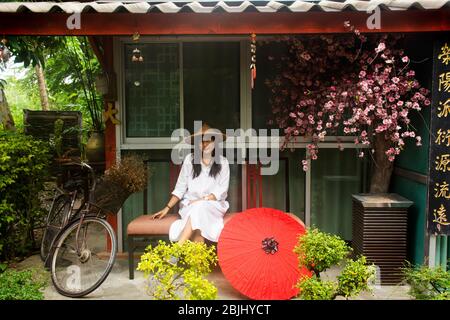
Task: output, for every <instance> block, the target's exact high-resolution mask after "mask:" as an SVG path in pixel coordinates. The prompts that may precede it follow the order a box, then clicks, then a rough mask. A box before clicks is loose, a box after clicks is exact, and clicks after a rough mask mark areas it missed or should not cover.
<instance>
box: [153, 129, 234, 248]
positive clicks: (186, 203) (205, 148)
mask: <svg viewBox="0 0 450 320" xmlns="http://www.w3.org/2000/svg"><path fill="white" fill-rule="evenodd" d="M208 130H209V131H208ZM212 130H213V129H211V128H210V127H209V126H208V125H207V124H204V125H203V126H202V129H201V131H200V132H197V133H196V134H194V135H192V136H190V137H189V138H188V142H190V143H191V144H193V145H194V153H193V154H192V153H191V154H189V155H187V156H186V158H185V159H184V161H183V165H182V167H181V171H180V175H179V176H178V180H177V184H176V186H175V189H174V190H173V192H172V197H171V199H170V201H169V203H168V204H167V205H166V207H165V208H164V209H162V210H161V211H159V212H157V213H155V214H153V215H152V216H151V217H152V218H153V219H161V218H162V217H164V216H165V215H166V214H167V213H168V212H169V211H170V209H172V207H173V206H174V205H176V204H177V203H178V201H181V202H180V211H179V215H180V216H181V219H178V220H176V221H175V222H173V223H172V224H171V226H170V231H169V239H170V240H171V241H178V242H180V243H183V242H185V241H186V240H192V241H195V242H204V241H205V239H208V240H209V241H212V242H217V241H218V239H219V236H220V233H221V231H222V229H223V216H224V214H225V213H226V211H227V210H228V208H229V203H228V202H227V201H226V198H227V194H228V186H229V182H230V167H229V163H228V160H227V159H226V158H225V157H223V156H222V155H218V156H216V155H215V150H216V143H217V142H218V141H215V140H216V139H215V138H216V137H217V131H216V130H214V131H212ZM220 136H221V137H222V141H223V140H225V138H226V136H225V135H224V134H220V135H219V137H220Z"/></svg>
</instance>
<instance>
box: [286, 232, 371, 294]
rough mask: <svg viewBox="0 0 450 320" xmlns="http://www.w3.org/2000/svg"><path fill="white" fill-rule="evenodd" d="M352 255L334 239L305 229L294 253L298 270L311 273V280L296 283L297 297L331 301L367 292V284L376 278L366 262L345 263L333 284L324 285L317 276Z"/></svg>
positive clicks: (361, 258)
mask: <svg viewBox="0 0 450 320" xmlns="http://www.w3.org/2000/svg"><path fill="white" fill-rule="evenodd" d="M350 252H351V248H350V247H349V246H348V245H347V244H346V243H345V241H344V240H342V239H341V238H340V237H338V236H336V235H331V234H327V233H325V232H321V231H320V230H318V229H308V230H307V231H306V233H305V234H303V235H302V236H301V237H299V239H298V243H297V245H296V246H295V248H294V253H296V254H297V255H298V260H299V267H300V268H304V267H306V268H307V269H308V270H310V271H312V272H314V275H313V276H312V277H311V278H308V277H303V278H301V279H300V280H299V281H298V283H297V286H296V287H297V288H299V297H300V298H301V299H305V300H332V299H335V298H336V297H337V296H344V297H346V298H348V297H352V296H356V295H358V294H359V293H360V292H361V291H363V290H367V289H369V281H370V279H371V278H373V277H374V276H375V267H374V266H373V265H368V264H367V261H366V258H365V257H364V256H361V257H360V258H359V259H358V260H356V261H354V260H352V259H347V260H346V265H345V267H344V268H343V269H342V271H341V273H340V275H339V276H338V277H337V280H336V281H325V280H322V279H321V278H320V273H321V272H323V271H325V270H327V269H328V268H330V267H331V266H333V265H337V264H339V263H340V262H341V261H343V260H344V258H346V257H347V256H348V255H349V254H350Z"/></svg>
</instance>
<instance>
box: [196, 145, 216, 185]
mask: <svg viewBox="0 0 450 320" xmlns="http://www.w3.org/2000/svg"><path fill="white" fill-rule="evenodd" d="M215 154H216V149H215V148H214V150H213V151H212V157H211V161H212V162H213V163H212V165H211V170H210V171H209V176H210V177H213V178H215V177H216V176H217V174H218V173H219V172H220V170H221V169H222V165H221V164H220V163H217V162H215V161H214V159H215V157H214V156H215ZM194 158H195V157H194V156H192V167H193V169H194V170H193V171H192V178H193V179H195V178H197V177H198V176H199V175H200V172H201V171H202V165H201V164H200V163H194V162H195V161H194Z"/></svg>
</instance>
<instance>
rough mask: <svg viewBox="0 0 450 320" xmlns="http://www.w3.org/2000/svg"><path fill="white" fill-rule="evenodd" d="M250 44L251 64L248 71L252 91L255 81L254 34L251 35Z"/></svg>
mask: <svg viewBox="0 0 450 320" xmlns="http://www.w3.org/2000/svg"><path fill="white" fill-rule="evenodd" d="M251 41H252V42H251V44H250V52H251V64H250V70H251V73H250V75H251V83H252V89H253V87H254V85H255V79H256V34H254V33H252V35H251Z"/></svg>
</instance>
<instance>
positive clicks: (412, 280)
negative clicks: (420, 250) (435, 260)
mask: <svg viewBox="0 0 450 320" xmlns="http://www.w3.org/2000/svg"><path fill="white" fill-rule="evenodd" d="M402 271H403V275H404V277H405V280H406V282H407V283H408V284H409V285H410V290H409V294H410V295H411V296H412V297H414V298H415V299H418V300H450V271H445V270H444V269H443V268H441V267H436V268H429V267H428V266H412V265H410V264H408V265H407V266H405V267H404V268H403V269H402Z"/></svg>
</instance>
